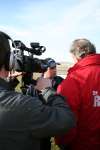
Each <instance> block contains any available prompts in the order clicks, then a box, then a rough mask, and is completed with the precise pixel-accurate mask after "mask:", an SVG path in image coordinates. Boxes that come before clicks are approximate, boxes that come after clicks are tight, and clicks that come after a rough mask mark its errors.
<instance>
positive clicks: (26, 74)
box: [12, 40, 46, 95]
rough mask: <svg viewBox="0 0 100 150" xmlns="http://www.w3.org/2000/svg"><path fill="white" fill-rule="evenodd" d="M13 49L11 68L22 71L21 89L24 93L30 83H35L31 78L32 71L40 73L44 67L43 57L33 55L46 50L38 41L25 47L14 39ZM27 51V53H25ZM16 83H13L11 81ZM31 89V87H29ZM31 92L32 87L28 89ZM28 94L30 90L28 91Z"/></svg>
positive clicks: (40, 53)
mask: <svg viewBox="0 0 100 150" xmlns="http://www.w3.org/2000/svg"><path fill="white" fill-rule="evenodd" d="M12 46H13V47H14V50H13V52H12V53H13V56H14V61H13V68H14V70H15V71H17V72H22V80H21V81H22V83H21V90H22V92H23V93H24V94H26V93H27V91H29V88H30V85H32V86H34V85H36V80H34V79H33V73H34V72H37V73H41V72H43V70H44V68H45V61H44V60H43V59H38V58H34V55H38V56H40V55H42V53H44V52H45V51H46V48H45V47H44V46H40V44H39V43H30V46H31V47H30V48H28V47H26V46H25V44H23V43H22V42H21V41H19V40H15V41H14V42H13V44H12ZM25 52H27V55H26V54H25ZM13 84H14V85H16V84H15V83H13ZM31 89H32V88H31ZM30 91H32V92H33V89H32V90H30ZM29 94H30V95H33V94H31V92H30V93H29Z"/></svg>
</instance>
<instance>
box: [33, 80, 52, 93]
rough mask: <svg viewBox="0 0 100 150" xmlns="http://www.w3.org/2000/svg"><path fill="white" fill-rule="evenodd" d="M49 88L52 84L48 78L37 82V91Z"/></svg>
mask: <svg viewBox="0 0 100 150" xmlns="http://www.w3.org/2000/svg"><path fill="white" fill-rule="evenodd" d="M47 87H52V82H51V80H50V79H48V78H39V79H38V80H37V85H36V86H35V89H37V90H39V91H41V90H43V89H45V88H47Z"/></svg>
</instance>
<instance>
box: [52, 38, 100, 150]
mask: <svg viewBox="0 0 100 150" xmlns="http://www.w3.org/2000/svg"><path fill="white" fill-rule="evenodd" d="M70 52H71V53H72V55H73V58H74V60H75V61H77V63H76V64H75V65H74V66H73V67H72V68H70V69H69V71H68V75H67V77H66V79H65V80H64V81H63V82H62V83H61V85H60V86H59V87H58V93H61V94H62V95H63V96H65V97H67V101H68V103H69V105H70V107H71V109H72V110H73V112H74V113H75V115H76V119H77V127H76V128H73V129H71V130H70V131H69V133H68V134H66V135H63V136H60V137H56V140H55V141H56V144H58V145H59V146H60V147H61V149H65V150H69V149H70V150H100V54H96V49H95V46H94V45H93V44H92V43H91V42H90V41H89V40H87V39H77V40H75V41H74V42H73V44H72V46H71V49H70ZM65 119H66V118H65Z"/></svg>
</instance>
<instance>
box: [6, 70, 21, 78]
mask: <svg viewBox="0 0 100 150" xmlns="http://www.w3.org/2000/svg"><path fill="white" fill-rule="evenodd" d="M22 74H23V73H22V72H17V71H14V72H9V77H18V76H20V75H22Z"/></svg>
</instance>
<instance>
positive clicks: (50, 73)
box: [46, 67, 57, 78]
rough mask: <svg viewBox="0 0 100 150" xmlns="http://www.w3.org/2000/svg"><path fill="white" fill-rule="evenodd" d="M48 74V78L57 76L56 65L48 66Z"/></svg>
mask: <svg viewBox="0 0 100 150" xmlns="http://www.w3.org/2000/svg"><path fill="white" fill-rule="evenodd" d="M46 74H47V76H48V78H53V77H55V76H56V75H57V68H56V67H53V68H50V67H48V69H47V71H46Z"/></svg>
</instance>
